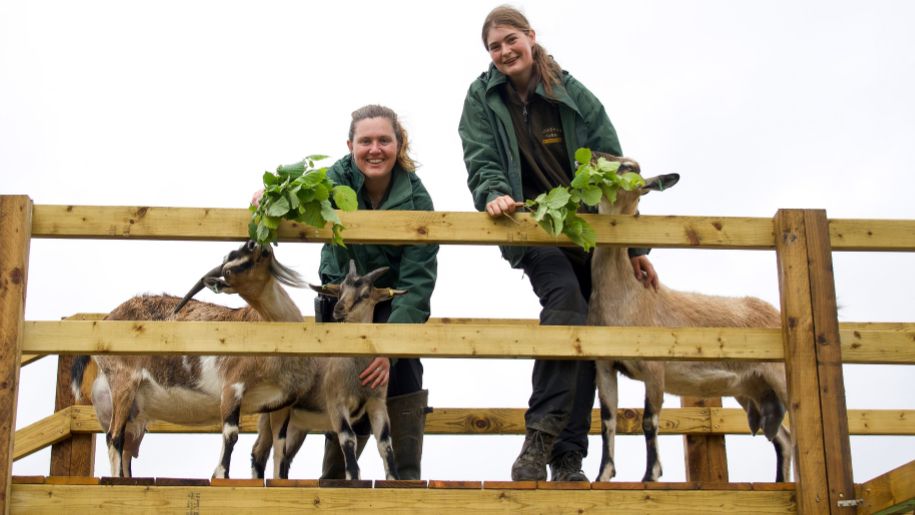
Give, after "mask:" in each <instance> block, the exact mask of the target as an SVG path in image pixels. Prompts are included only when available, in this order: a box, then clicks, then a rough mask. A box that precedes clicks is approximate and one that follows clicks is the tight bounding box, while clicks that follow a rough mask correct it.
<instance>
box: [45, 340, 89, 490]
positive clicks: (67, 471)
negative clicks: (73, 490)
mask: <svg viewBox="0 0 915 515" xmlns="http://www.w3.org/2000/svg"><path fill="white" fill-rule="evenodd" d="M74 359H75V356H72V355H61V356H58V358H57V393H56V396H55V400H54V410H55V411H60V410H63V409H69V408H70V407H71V406H73V405H74V404H75V402H76V400H75V399H74V398H73V392H72V391H71V390H70V368H71V367H72V366H73V360H74ZM68 429H69V428H68ZM94 465H95V435H92V434H74V435H72V436H71V437H70V438H67V439H65V440H61V441H60V442H57V443H55V444H54V446H53V447H51V475H52V476H92V469H93V467H94Z"/></svg>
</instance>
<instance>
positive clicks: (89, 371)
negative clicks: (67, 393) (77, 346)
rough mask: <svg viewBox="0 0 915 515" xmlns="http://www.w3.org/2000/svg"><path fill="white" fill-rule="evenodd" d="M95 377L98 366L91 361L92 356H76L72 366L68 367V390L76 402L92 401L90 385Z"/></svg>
mask: <svg viewBox="0 0 915 515" xmlns="http://www.w3.org/2000/svg"><path fill="white" fill-rule="evenodd" d="M97 376H98V365H96V364H95V361H93V360H92V356H89V355H88V354H86V355H81V356H76V358H75V359H74V360H73V366H71V367H70V390H71V391H72V392H73V398H74V399H75V400H76V402H81V401H82V400H84V399H86V400H89V401H91V400H92V383H93V382H94V381H95V378H96V377H97Z"/></svg>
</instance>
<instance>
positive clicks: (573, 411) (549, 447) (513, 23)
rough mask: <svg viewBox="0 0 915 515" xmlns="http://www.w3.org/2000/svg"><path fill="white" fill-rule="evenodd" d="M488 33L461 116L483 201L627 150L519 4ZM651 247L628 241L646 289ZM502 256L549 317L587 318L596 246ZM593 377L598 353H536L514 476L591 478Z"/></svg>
mask: <svg viewBox="0 0 915 515" xmlns="http://www.w3.org/2000/svg"><path fill="white" fill-rule="evenodd" d="M482 35H483V44H484V46H485V47H486V49H487V50H488V51H489V57H490V59H491V60H492V63H491V65H490V67H489V70H488V71H487V72H486V73H484V74H483V75H482V76H480V77H479V78H478V79H477V80H475V81H474V82H473V83H472V84H471V86H470V89H469V91H468V92H467V96H466V98H465V100H464V111H463V113H462V115H461V122H460V125H459V133H460V136H461V141H462V143H463V146H464V162H465V164H466V166H467V173H468V179H467V184H468V186H469V187H470V191H471V193H472V194H473V198H474V203H475V204H476V207H477V209H479V210H481V211H484V210H485V211H486V212H487V213H489V215H490V216H493V217H498V216H510V215H511V214H512V213H514V212H515V210H516V209H517V208H518V206H519V205H520V203H521V201H522V200H533V199H535V198H537V197H538V196H539V195H541V194H543V193H546V192H547V191H550V190H552V189H553V188H556V187H558V186H569V184H570V183H571V181H572V178H573V174H574V170H575V169H576V164H575V162H574V157H575V151H576V150H577V149H578V148H580V147H587V148H590V149H591V150H594V151H597V152H603V153H606V154H611V155H614V156H621V155H622V150H621V148H620V144H619V140H618V139H617V136H616V130H615V129H614V128H613V124H612V123H610V118H609V117H608V116H607V113H606V111H605V110H604V106H603V105H602V104H601V103H600V101H599V100H598V99H597V97H595V96H594V95H593V94H592V93H591V92H590V91H589V90H588V89H587V88H585V86H584V85H582V84H581V83H580V82H578V81H577V80H575V79H574V78H573V77H572V75H570V74H569V73H567V72H565V71H563V70H562V69H561V68H560V67H559V65H558V64H557V63H556V61H554V60H553V58H552V56H550V55H549V54H547V52H546V50H545V49H544V48H543V47H542V46H540V45H539V44H538V43H537V39H536V33H535V32H534V29H533V28H531V25H530V23H529V22H528V21H527V18H526V17H525V16H524V15H523V14H521V12H520V11H518V10H517V9H515V8H513V7H509V6H500V7H496V8H495V9H493V10H492V11H491V12H490V13H489V15H488V16H487V17H486V20H485V21H484V23H483V34H482ZM647 253H648V251H647V250H646V249H635V248H632V249H629V256H630V260H631V263H632V267H633V272H634V273H635V277H636V278H637V279H638V280H639V281H641V282H642V284H644V286H645V287H646V288H649V287H652V288H655V289H657V284H658V277H657V274H656V273H655V271H654V267H653V266H652V265H651V262H650V261H649V260H648V257H647V256H646V254H647ZM502 256H503V257H504V258H505V259H506V260H508V262H509V263H510V264H511V266H512V267H515V268H521V269H523V270H524V272H525V275H526V276H527V277H528V278H530V282H531V286H532V287H533V289H534V292H535V293H536V294H537V297H538V298H539V299H540V304H541V306H542V307H543V309H542V310H541V312H540V323H541V324H542V325H584V323H585V320H586V318H587V313H588V298H589V297H590V295H591V256H592V252H589V251H585V250H583V249H580V248H569V247H564V248H563V247H537V248H532V247H508V246H503V247H502ZM594 378H595V369H594V363H593V362H592V361H568V360H567V361H555V360H536V361H535V362H534V372H533V379H532V382H533V384H534V388H533V392H532V393H531V396H530V400H529V401H528V406H529V407H528V410H527V413H526V414H525V425H526V427H527V433H526V436H525V440H524V444H523V446H522V448H521V453H520V454H519V456H518V457H517V459H516V460H515V462H514V464H513V465H512V479H513V480H516V481H519V480H545V479H546V477H547V474H546V465H547V463H549V465H550V476H551V479H552V480H553V481H585V480H587V476H585V474H584V472H583V471H582V459H583V458H584V456H586V455H587V453H588V430H589V428H590V427H591V407H592V406H593V404H594Z"/></svg>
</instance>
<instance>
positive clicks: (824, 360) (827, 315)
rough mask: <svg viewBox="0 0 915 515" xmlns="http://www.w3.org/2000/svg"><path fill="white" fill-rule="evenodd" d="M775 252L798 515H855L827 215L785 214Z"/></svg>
mask: <svg viewBox="0 0 915 515" xmlns="http://www.w3.org/2000/svg"><path fill="white" fill-rule="evenodd" d="M775 249H776V254H777V257H778V282H779V290H780V296H781V316H782V335H783V339H784V344H785V368H786V372H787V377H788V394H789V396H790V399H791V402H790V403H789V414H790V417H791V430H792V432H793V436H794V439H795V459H796V461H795V476H796V478H795V479H796V481H797V505H798V513H800V514H801V515H809V514H814V513H816V514H819V513H843V514H846V513H855V511H856V510H855V508H854V506H849V507H846V506H841V505H840V501H852V500H853V499H854V484H853V482H852V472H851V452H850V445H849V440H848V415H847V412H846V408H845V387H844V383H843V379H842V359H841V349H840V346H839V324H838V319H837V316H836V295H835V284H834V281H833V270H832V249H831V246H830V241H829V229H828V221H827V219H826V213H825V211H822V210H779V211H778V213H777V214H776V215H775ZM843 504H844V503H843Z"/></svg>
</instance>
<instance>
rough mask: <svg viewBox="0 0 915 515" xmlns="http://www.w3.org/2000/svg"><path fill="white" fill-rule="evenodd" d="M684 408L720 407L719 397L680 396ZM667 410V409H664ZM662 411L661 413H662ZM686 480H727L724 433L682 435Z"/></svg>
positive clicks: (726, 455) (725, 481)
mask: <svg viewBox="0 0 915 515" xmlns="http://www.w3.org/2000/svg"><path fill="white" fill-rule="evenodd" d="M680 406H683V407H684V408H720V407H721V399H720V398H700V397H681V398H680ZM664 411H667V410H664ZM664 411H662V412H661V414H662V415H663V414H664ZM683 452H684V454H685V455H686V456H685V462H686V480H687V481H720V482H724V483H727V482H728V454H727V448H726V447H725V442H724V435H720V434H718V435H713V434H702V435H684V436H683Z"/></svg>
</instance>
